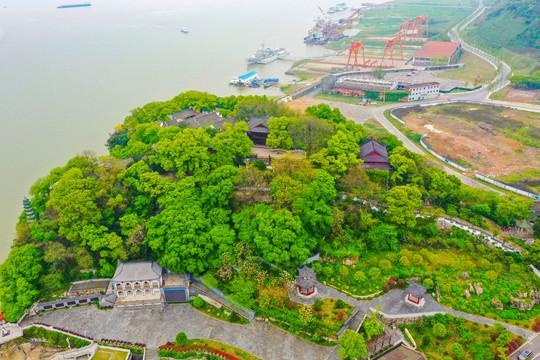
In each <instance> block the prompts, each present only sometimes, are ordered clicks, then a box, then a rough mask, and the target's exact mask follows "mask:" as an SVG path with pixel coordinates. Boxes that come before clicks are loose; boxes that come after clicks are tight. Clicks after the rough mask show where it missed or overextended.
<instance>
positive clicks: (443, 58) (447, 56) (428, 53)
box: [413, 41, 463, 66]
mask: <svg viewBox="0 0 540 360" xmlns="http://www.w3.org/2000/svg"><path fill="white" fill-rule="evenodd" d="M462 53H463V48H462V47H461V44H460V43H458V42H453V41H428V42H426V43H425V44H424V46H422V48H421V49H420V50H418V51H417V52H416V53H415V54H414V55H413V65H415V66H433V65H450V64H456V63H457V62H458V61H459V58H460V57H461V54H462Z"/></svg>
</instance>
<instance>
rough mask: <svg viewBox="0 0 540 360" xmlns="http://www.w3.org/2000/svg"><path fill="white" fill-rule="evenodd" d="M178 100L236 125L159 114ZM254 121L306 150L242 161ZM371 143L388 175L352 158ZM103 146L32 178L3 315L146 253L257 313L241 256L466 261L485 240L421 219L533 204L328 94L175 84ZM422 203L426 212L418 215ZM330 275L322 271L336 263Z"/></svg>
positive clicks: (510, 259)
mask: <svg viewBox="0 0 540 360" xmlns="http://www.w3.org/2000/svg"><path fill="white" fill-rule="evenodd" d="M187 108H192V109H195V110H197V111H213V110H216V111H219V113H220V114H221V115H223V116H224V117H228V118H233V119H234V120H235V121H234V123H232V124H225V126H224V129H223V130H217V129H215V128H186V127H184V126H182V125H180V126H170V127H160V126H159V125H158V124H157V123H156V122H157V120H167V118H168V116H169V115H170V114H172V113H174V112H176V111H178V110H181V109H187ZM261 116H270V117H271V119H270V121H269V126H270V135H269V138H268V142H269V145H271V146H273V147H276V148H295V149H301V150H304V151H305V153H306V156H305V157H301V158H285V159H281V160H280V159H275V161H274V162H273V163H272V168H271V169H269V168H267V167H266V166H265V165H264V164H263V163H261V162H260V161H254V162H249V161H247V160H248V156H249V155H250V154H251V149H252V146H253V143H252V142H251V140H250V139H249V138H248V137H247V136H246V131H247V129H248V126H247V124H246V122H245V121H246V120H248V119H250V118H252V117H261ZM368 138H375V139H377V141H379V142H380V143H382V144H384V145H386V146H387V148H388V150H389V158H390V163H391V166H392V168H393V171H392V172H388V171H385V170H366V169H363V168H361V167H360V166H359V165H360V164H361V160H360V159H359V153H360V144H361V143H363V142H365V141H366V140H367V139H368ZM108 147H109V153H110V154H109V155H107V156H103V157H95V156H92V155H88V154H86V155H79V156H76V157H74V158H72V159H71V160H69V161H68V162H67V164H66V165H64V166H62V167H59V168H55V169H53V170H52V171H51V172H50V174H49V175H47V176H46V177H44V178H41V179H39V180H37V181H36V182H35V184H34V185H33V186H32V187H31V189H30V203H31V206H32V209H33V212H34V214H35V217H36V219H35V220H31V219H28V218H27V216H26V214H25V213H23V214H22V215H21V217H20V220H19V223H18V224H17V238H16V240H15V243H14V246H13V248H12V250H11V252H10V254H9V257H8V259H7V260H6V261H5V263H4V264H3V265H2V266H1V267H0V309H1V311H3V312H4V313H5V315H6V317H7V319H8V320H10V321H14V320H17V318H18V317H19V316H21V314H22V313H23V312H24V311H25V309H27V308H28V307H29V306H30V305H31V304H32V303H33V302H34V301H36V300H37V299H38V298H51V297H54V296H55V295H59V294H61V293H62V292H63V291H65V289H66V288H67V287H68V286H69V282H70V281H74V280H80V279H85V278H92V277H110V276H111V275H113V273H114V270H115V268H116V266H117V264H118V262H120V261H127V260H133V259H153V260H157V261H158V262H159V263H160V264H161V265H162V266H164V267H166V268H168V269H170V270H172V271H175V272H179V273H183V272H189V273H194V274H204V273H206V272H212V273H213V274H215V276H217V277H219V279H220V280H219V281H220V283H221V285H222V288H224V289H226V290H227V291H228V292H230V293H232V294H233V296H235V298H236V299H237V300H238V301H239V302H240V303H242V304H245V305H247V306H254V307H257V306H259V307H261V308H263V305H262V304H266V305H268V302H263V300H261V299H262V298H260V297H262V296H263V295H265V294H266V295H265V296H267V298H266V299H267V300H268V301H270V300H269V299H270V298H276V295H275V294H274V295H272V293H271V292H270V290H268V289H266V288H265V289H262V288H259V289H258V290H257V286H261V284H268V283H272V284H274V282H273V281H274V280H268V282H265V281H263V280H264V279H265V276H267V275H265V274H266V273H265V272H257V271H254V270H253V269H254V266H255V265H253V264H252V265H253V266H251V265H249V266H248V264H251V263H250V262H249V261H248V260H250V259H262V260H264V262H265V263H272V264H274V265H277V266H279V267H281V268H283V269H286V270H289V271H290V272H291V273H293V272H294V269H295V268H296V267H297V266H299V265H300V264H302V263H303V262H304V261H305V260H306V259H307V258H308V257H310V256H311V255H313V254H315V253H317V252H319V253H321V254H322V256H323V257H327V258H336V259H343V258H347V257H356V258H358V257H366V256H368V255H370V254H377V253H380V252H396V251H399V249H400V248H401V247H402V246H405V245H406V244H408V245H407V246H417V247H423V248H426V249H432V248H440V249H443V248H448V247H450V248H452V247H458V248H459V249H460V251H464V252H465V253H464V256H465V255H466V254H475V252H474V251H476V250H474V249H476V248H477V247H479V246H482V247H483V245H480V244H479V243H478V242H477V241H475V240H474V239H472V240H471V239H469V240H467V241H466V242H465V243H464V242H463V241H464V240H463V238H464V237H465V238H466V236H465V235H464V234H459V236H458V235H455V234H454V235H452V236H451V237H450V238H451V239H453V240H445V239H446V238H447V234H446V233H444V232H439V230H437V228H436V226H435V217H432V216H431V215H430V214H441V213H446V214H449V215H452V216H456V217H461V218H463V219H466V220H468V221H470V222H472V223H474V224H476V225H478V226H484V227H485V226H487V224H488V223H496V224H498V225H500V226H511V225H513V224H514V223H515V222H516V221H518V220H520V219H527V218H529V217H530V205H531V202H530V201H528V200H524V199H520V198H513V197H511V196H504V197H500V196H498V195H496V194H494V193H492V192H487V191H483V190H479V189H472V188H469V187H466V186H464V185H462V184H461V183H460V182H459V180H458V179H457V178H455V177H453V176H450V175H448V174H446V173H445V172H443V171H442V170H440V169H438V168H436V167H435V166H433V165H432V164H430V163H428V162H427V161H426V160H425V159H424V158H423V157H421V156H419V155H416V154H414V153H411V152H410V151H408V150H407V149H405V148H404V147H403V146H401V143H400V142H399V141H398V140H397V139H396V138H395V137H393V136H391V135H389V134H387V133H386V132H382V131H374V130H373V129H371V128H367V127H363V126H361V125H358V124H356V123H354V122H352V121H350V120H347V119H346V118H345V117H344V116H343V115H342V114H341V113H340V112H339V111H338V110H335V109H331V108H330V107H329V106H328V105H317V106H313V107H310V108H308V109H307V110H306V112H305V113H302V114H298V113H294V112H292V111H291V110H289V109H288V108H286V107H285V106H283V105H279V104H276V103H275V102H274V101H273V100H271V99H268V98H266V97H257V96H248V97H217V96H214V95H210V94H206V93H199V92H186V93H182V94H180V95H178V96H176V97H175V98H173V99H172V100H169V101H163V102H153V103H149V104H147V105H144V106H142V107H140V108H137V109H135V110H133V111H132V113H131V114H130V115H129V116H128V117H127V118H126V119H125V121H124V123H123V124H122V125H121V126H118V127H117V129H116V131H115V132H114V133H113V134H112V135H111V136H110V139H109V141H108ZM253 188H256V189H263V190H264V189H266V190H265V191H263V195H262V196H260V194H257V193H255V194H249V193H248V194H246V193H245V191H243V190H242V189H253ZM264 194H266V195H264ZM349 198H357V199H358V198H360V199H363V200H365V201H366V204H377V206H378V207H379V208H380V209H384V211H380V210H379V211H377V210H374V208H373V207H370V206H369V205H359V204H357V203H354V202H351V201H350V200H348V199H349ZM375 209H377V208H375ZM424 212H426V213H427V214H428V215H427V217H425V218H422V219H419V218H418V217H417V216H416V214H418V213H424ZM456 239H461V240H456ZM407 251H409V250H407ZM426 251H427V250H426ZM478 251H480V252H479V253H478V254H482V253H485V252H487V251H488V250H485V249H484V250H481V249H480V250H478ZM489 251H491V250H489ZM493 251H495V250H493ZM497 251H498V250H497ZM497 254H498V255H496V257H497V261H499V262H500V267H501V269H505V268H507V267H508V266H514V267H513V269H514V270H515V271H516V272H520V274H521V272H523V274H525V272H527V271H530V270H529V269H528V267H527V265H528V263H529V261H532V262H533V263H535V264H539V263H540V256H539V251H538V249H534V248H531V249H530V255H529V257H527V258H526V260H522V258H518V257H514V256H510V255H505V254H503V253H502V252H500V251H499V252H498V253H497ZM493 256H495V255H493ZM426 258H427V255H426ZM414 259H416V258H414ZM250 261H251V260H250ZM407 261H408V260H407ZM415 261H416V260H415ZM493 261H495V260H493ZM403 263H404V264H405V261H403ZM233 264H234V266H232V265H233ZM487 264H488V265H489V262H487ZM328 266H330V265H328ZM488 267H489V266H488ZM390 268H391V266H390ZM382 269H383V272H384V271H386V270H389V268H387V267H386V265H385V267H384V268H382ZM384 269H386V270H384ZM396 269H397V268H396ZM409 269H411V268H409ZM412 269H414V267H413V268H412ZM516 269H517V270H516ZM325 271H326V276H328V277H331V276H332V271H331V269H330V270H325ZM501 273H505V271H503V270H501ZM340 274H341V271H340ZM341 275H343V274H341ZM379 275H381V272H380V271H379V272H378V275H377V274H375V273H373V274H372V273H371V270H370V272H369V276H370V277H371V276H377V277H378V276H379ZM408 275H409V274H408V273H406V272H402V273H401V274H400V273H397V274H396V275H395V276H397V277H402V278H406V277H407V276H408ZM428 275H429V274H428ZM492 276H495V277H497V274H495V275H493V274H492ZM519 276H521V275H519ZM519 276H516V277H514V280H509V281H514V282H513V283H511V285H508V286H507V291H508V293H509V294H510V293H514V292H517V291H519V290H523V289H522V288H523V287H535V286H534V285H533V284H529V283H528V282H529V281H531V280H532V279H527V277H526V276H524V277H523V278H524V279H526V280H523V278H520V277H519ZM343 277H345V275H343ZM360 278H361V276H360V275H358V277H355V279H356V280H354V281H357V280H358V279H360ZM381 279H382V278H381ZM364 280H367V279H366V278H365V275H364ZM358 281H360V280H358ZM378 281H379V280H377V281H373V283H374V284H375V283H378ZM432 284H433V282H432ZM498 284H499V285H498V286H506V285H501V284H506V283H505V282H498ZM265 291H266V292H265ZM280 291H281V290H280ZM448 291H450V290H448ZM452 291H457V292H459V291H460V290H459V289H458V290H455V289H454V287H452ZM500 292H502V293H504V291H502V290H501V291H500ZM505 296H506V295H505ZM256 297H259V298H257V299H259V300H257V301H258V302H257V303H255V300H254V299H255V298H256ZM509 298H510V297H509V296H508V297H505V299H506V300H505V301H509ZM475 306H476V305H475ZM275 312H276V313H279V312H278V311H277V310H276V311H275ZM272 316H274V317H277V316H279V314H273V315H272Z"/></svg>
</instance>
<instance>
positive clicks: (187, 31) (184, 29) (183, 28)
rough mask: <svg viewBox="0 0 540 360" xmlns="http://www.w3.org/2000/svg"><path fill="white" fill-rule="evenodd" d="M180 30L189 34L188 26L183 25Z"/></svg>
mask: <svg viewBox="0 0 540 360" xmlns="http://www.w3.org/2000/svg"><path fill="white" fill-rule="evenodd" d="M180 32H181V33H182V34H189V29H188V28H187V27H185V26H183V27H182V28H181V29H180Z"/></svg>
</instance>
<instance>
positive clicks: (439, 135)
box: [403, 109, 540, 177]
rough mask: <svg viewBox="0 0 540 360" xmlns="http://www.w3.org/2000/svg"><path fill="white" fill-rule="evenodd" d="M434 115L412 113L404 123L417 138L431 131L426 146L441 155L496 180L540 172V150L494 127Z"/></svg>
mask: <svg viewBox="0 0 540 360" xmlns="http://www.w3.org/2000/svg"><path fill="white" fill-rule="evenodd" d="M432 111H433V110H432V109H428V110H427V111H425V112H422V113H410V114H408V115H406V116H404V117H403V119H404V120H405V123H406V126H407V127H408V128H409V129H411V130H413V131H414V132H416V133H417V134H425V133H426V131H425V130H426V129H427V130H429V131H430V133H429V136H428V137H427V139H426V142H427V143H428V144H429V145H430V146H431V147H432V148H433V149H434V150H435V151H436V152H438V153H439V154H441V155H443V156H446V157H448V158H450V159H453V160H463V161H466V162H467V163H468V164H470V165H471V166H472V167H473V168H475V169H477V170H479V171H480V172H481V173H483V174H485V175H488V176H493V177H497V176H506V175H509V174H513V173H517V172H522V171H523V170H529V169H538V168H540V149H539V148H534V147H528V146H524V145H523V144H522V143H521V142H519V141H517V140H514V139H510V138H508V137H507V136H506V135H505V134H504V133H503V132H502V131H500V129H498V128H497V127H496V126H495V125H494V124H492V123H488V122H483V121H479V119H476V118H475V120H474V121H473V120H470V119H465V118H462V117H459V116H452V115H448V114H444V115H443V114H441V113H439V112H438V113H436V114H435V113H432ZM505 115H509V116H512V118H513V119H514V120H517V118H519V117H520V116H515V117H514V116H513V115H512V114H509V113H508V112H505ZM529 121H530V119H529Z"/></svg>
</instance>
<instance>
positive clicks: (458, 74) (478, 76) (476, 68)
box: [438, 52, 497, 87]
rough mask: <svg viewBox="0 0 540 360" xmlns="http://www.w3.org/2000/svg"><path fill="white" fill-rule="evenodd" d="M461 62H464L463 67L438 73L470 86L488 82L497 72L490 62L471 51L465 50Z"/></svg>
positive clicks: (440, 75) (444, 77)
mask: <svg viewBox="0 0 540 360" xmlns="http://www.w3.org/2000/svg"><path fill="white" fill-rule="evenodd" d="M459 62H460V63H463V64H464V66H463V67H462V68H459V69H452V70H447V71H443V72H441V73H439V74H438V77H439V78H443V79H450V80H457V81H463V82H464V83H465V86H467V87H468V86H476V85H479V84H483V83H487V82H489V81H491V80H492V79H493V78H494V77H495V75H496V73H497V71H496V70H495V69H494V68H493V66H491V65H490V64H489V63H488V62H486V61H484V60H482V59H481V58H479V57H478V56H476V55H473V54H471V53H469V52H465V53H464V54H463V56H462V57H461V59H460V60H459Z"/></svg>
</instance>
